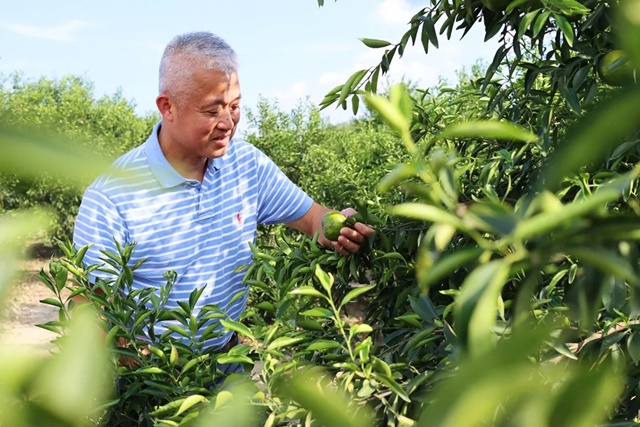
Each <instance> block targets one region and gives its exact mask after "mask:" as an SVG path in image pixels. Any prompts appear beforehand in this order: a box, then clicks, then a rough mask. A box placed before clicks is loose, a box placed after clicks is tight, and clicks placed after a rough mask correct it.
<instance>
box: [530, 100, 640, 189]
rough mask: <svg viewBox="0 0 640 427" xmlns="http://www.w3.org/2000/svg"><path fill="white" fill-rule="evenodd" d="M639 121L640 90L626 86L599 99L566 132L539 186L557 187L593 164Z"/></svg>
mask: <svg viewBox="0 0 640 427" xmlns="http://www.w3.org/2000/svg"><path fill="white" fill-rule="evenodd" d="M639 122H640V90H638V89H637V88H632V89H627V90H625V91H624V92H620V93H618V94H617V95H616V96H615V97H613V98H612V99H610V100H605V101H602V102H601V103H599V104H598V106H596V107H595V108H594V109H593V110H592V111H590V112H588V113H587V114H586V115H585V116H584V118H583V119H581V120H580V121H578V122H577V123H576V124H575V125H574V126H573V127H571V128H570V129H569V131H568V132H567V137H566V139H565V140H564V141H562V142H561V143H560V144H558V147H557V148H556V149H555V151H554V152H553V153H552V154H551V156H550V158H549V161H548V163H547V165H546V166H545V167H544V169H543V171H542V174H541V176H540V179H539V181H538V183H537V187H538V188H548V189H556V188H559V187H560V185H561V184H562V181H563V180H564V179H565V178H566V177H568V176H571V175H572V174H574V173H577V172H579V171H580V170H581V169H582V168H585V167H586V168H593V167H596V166H597V165H599V164H600V162H602V160H604V158H605V157H606V156H607V154H608V153H610V152H611V151H612V150H614V149H615V148H616V147H617V146H618V145H619V144H620V143H621V142H623V141H624V139H625V138H626V137H627V135H629V134H630V133H631V132H633V131H634V130H635V129H636V124H637V123H639Z"/></svg>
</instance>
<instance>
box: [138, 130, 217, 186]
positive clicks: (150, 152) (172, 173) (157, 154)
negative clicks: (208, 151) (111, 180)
mask: <svg viewBox="0 0 640 427" xmlns="http://www.w3.org/2000/svg"><path fill="white" fill-rule="evenodd" d="M161 126H162V120H160V121H159V122H158V123H156V124H155V126H154V127H153V131H152V132H151V135H150V136H149V138H148V139H147V141H146V142H145V143H144V145H145V150H146V153H147V161H148V162H149V167H150V168H151V172H153V174H154V175H155V177H156V179H157V180H158V181H159V182H160V185H162V186H163V187H165V188H171V187H175V186H177V185H180V184H182V183H185V182H189V181H190V180H188V179H187V178H185V177H183V176H182V175H180V174H179V173H178V171H176V170H175V169H174V168H173V166H171V163H169V161H168V160H167V158H166V157H165V156H164V153H163V152H162V148H160V141H158V133H159V132H160V127H161ZM225 157H226V156H222V157H217V158H215V159H211V161H209V165H208V166H207V172H214V171H215V170H218V169H220V168H222V166H223V165H224V163H225V160H224V158H225Z"/></svg>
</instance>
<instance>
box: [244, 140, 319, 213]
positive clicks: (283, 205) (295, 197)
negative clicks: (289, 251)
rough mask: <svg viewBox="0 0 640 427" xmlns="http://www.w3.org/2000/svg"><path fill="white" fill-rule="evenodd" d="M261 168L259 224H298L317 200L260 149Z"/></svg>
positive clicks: (259, 161)
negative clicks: (294, 222) (295, 222)
mask: <svg viewBox="0 0 640 427" xmlns="http://www.w3.org/2000/svg"><path fill="white" fill-rule="evenodd" d="M256 156H257V165H258V188H259V190H258V223H259V224H279V223H285V222H291V221H295V220H297V219H298V218H300V217H301V216H303V215H304V214H305V213H307V212H308V211H309V209H310V208H311V205H312V203H313V200H312V199H311V197H309V196H308V195H307V194H306V193H305V192H304V191H302V190H301V189H300V188H299V187H298V186H297V185H295V184H294V183H293V182H291V180H290V179H289V178H288V177H287V176H286V175H285V174H284V173H283V172H282V171H281V170H280V168H278V166H276V164H275V163H273V161H272V160H271V159H269V157H267V155H266V154H264V153H263V152H262V151H260V150H258V149H256Z"/></svg>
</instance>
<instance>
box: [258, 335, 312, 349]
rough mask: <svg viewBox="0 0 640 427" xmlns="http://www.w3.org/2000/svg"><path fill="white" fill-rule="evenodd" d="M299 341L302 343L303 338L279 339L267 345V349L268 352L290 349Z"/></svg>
mask: <svg viewBox="0 0 640 427" xmlns="http://www.w3.org/2000/svg"><path fill="white" fill-rule="evenodd" d="M301 341H304V337H295V338H292V337H279V338H276V339H275V340H273V341H272V342H271V343H269V346H268V347H267V348H268V349H269V350H275V349H277V348H282V347H291V346H292V345H293V344H297V343H299V342H301Z"/></svg>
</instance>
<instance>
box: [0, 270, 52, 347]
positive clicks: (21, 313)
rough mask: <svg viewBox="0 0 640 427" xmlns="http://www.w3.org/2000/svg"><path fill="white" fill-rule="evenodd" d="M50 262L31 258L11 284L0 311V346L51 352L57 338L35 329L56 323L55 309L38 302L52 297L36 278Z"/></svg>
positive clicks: (45, 331) (47, 332)
mask: <svg viewBox="0 0 640 427" xmlns="http://www.w3.org/2000/svg"><path fill="white" fill-rule="evenodd" d="M48 265H49V258H34V259H30V260H28V261H25V262H24V263H23V274H22V276H21V277H20V278H19V279H18V280H17V281H16V283H14V285H13V287H12V288H11V289H10V291H9V294H8V296H7V297H6V300H5V302H4V304H3V305H2V307H0V345H7V344H8V345H10V346H12V347H13V346H27V347H30V348H33V349H34V350H36V351H38V352H47V351H48V350H49V349H51V348H52V344H51V340H53V339H54V338H55V337H56V335H55V334H54V333H53V332H49V331H47V330H45V329H42V328H39V327H37V326H35V325H36V324H38V323H46V322H48V321H50V320H55V319H56V318H57V315H58V311H57V309H56V308H55V307H52V306H49V305H45V304H42V303H41V302H39V301H40V300H41V299H44V298H49V297H53V294H52V293H51V291H49V289H47V287H46V286H45V285H44V284H43V283H42V282H40V281H39V280H38V279H37V278H36V277H35V275H36V274H37V273H38V272H39V271H40V269H41V268H45V269H47V268H48Z"/></svg>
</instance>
